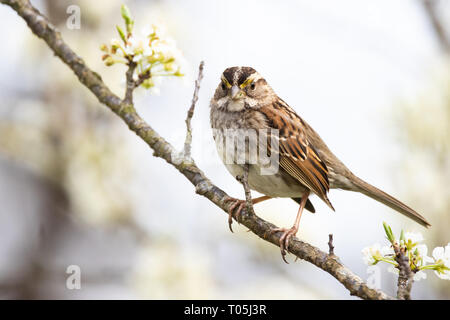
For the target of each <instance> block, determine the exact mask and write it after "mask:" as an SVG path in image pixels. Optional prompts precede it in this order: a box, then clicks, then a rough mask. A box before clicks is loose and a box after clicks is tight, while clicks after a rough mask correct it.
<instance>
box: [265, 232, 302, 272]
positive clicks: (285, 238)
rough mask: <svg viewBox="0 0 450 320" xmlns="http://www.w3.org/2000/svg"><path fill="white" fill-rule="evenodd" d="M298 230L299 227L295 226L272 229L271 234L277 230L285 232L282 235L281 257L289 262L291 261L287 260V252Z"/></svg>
mask: <svg viewBox="0 0 450 320" xmlns="http://www.w3.org/2000/svg"><path fill="white" fill-rule="evenodd" d="M297 231H298V229H297V228H296V227H295V226H293V227H292V228H290V229H286V228H276V229H273V230H271V231H270V233H271V234H273V233H276V232H283V234H282V235H281V237H280V250H281V258H282V259H283V261H284V262H286V263H287V264H289V262H287V260H286V252H287V250H288V249H289V242H290V240H291V238H292V237H293V236H295V235H296V234H297Z"/></svg>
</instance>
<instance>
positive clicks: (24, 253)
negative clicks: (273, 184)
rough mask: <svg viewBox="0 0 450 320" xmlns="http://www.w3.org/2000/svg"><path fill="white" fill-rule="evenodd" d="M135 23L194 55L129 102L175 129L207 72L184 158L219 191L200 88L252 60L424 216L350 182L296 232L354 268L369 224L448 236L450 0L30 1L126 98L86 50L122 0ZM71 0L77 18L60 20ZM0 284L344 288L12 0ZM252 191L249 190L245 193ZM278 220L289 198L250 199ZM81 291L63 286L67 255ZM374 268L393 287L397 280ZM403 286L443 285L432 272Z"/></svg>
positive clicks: (168, 295) (38, 290) (234, 291)
mask: <svg viewBox="0 0 450 320" xmlns="http://www.w3.org/2000/svg"><path fill="white" fill-rule="evenodd" d="M122 3H126V4H127V5H128V7H129V8H130V10H131V13H132V14H133V16H134V17H135V18H136V30H140V29H141V28H143V27H145V26H146V25H150V24H152V23H160V24H163V25H164V26H165V27H166V29H167V31H168V33H169V34H170V35H171V36H172V37H173V38H175V39H176V41H177V45H178V46H179V48H180V49H181V50H182V51H183V53H184V55H185V58H186V59H187V61H188V62H189V70H190V73H188V74H187V76H186V79H184V81H182V80H180V79H175V78H173V79H172V78H170V79H166V80H165V81H164V82H163V83H162V84H161V87H160V94H159V95H152V94H150V93H148V92H146V91H145V90H143V89H138V90H137V91H136V95H135V105H136V108H137V110H138V112H139V113H140V114H141V115H142V116H143V117H144V118H145V119H146V120H147V121H148V122H149V123H150V124H151V125H152V126H153V127H154V128H155V129H156V130H157V131H158V132H159V133H160V134H161V135H162V136H164V137H166V138H167V139H168V140H169V141H170V142H171V143H172V144H174V145H175V146H177V147H178V148H181V147H182V145H183V143H184V135H185V124H184V119H185V117H186V112H187V109H188V107H189V105H190V101H191V97H192V92H193V87H194V83H193V80H194V79H195V77H196V72H197V67H198V64H199V62H200V61H201V60H205V63H206V66H205V78H204V81H203V83H202V87H201V90H200V99H199V102H198V104H197V109H196V112H195V115H194V118H193V130H194V132H193V157H194V159H195V160H196V162H197V164H198V165H199V167H200V168H201V169H202V170H203V171H204V172H205V174H206V175H207V176H208V177H209V178H210V179H211V180H212V181H213V182H214V183H215V184H217V185H218V186H220V187H221V188H223V189H224V190H225V191H226V192H228V193H229V194H230V195H232V196H235V197H239V198H243V197H244V194H243V190H242V187H241V185H240V184H239V183H238V182H236V181H235V179H234V178H233V177H232V176H231V175H230V174H229V173H228V171H227V170H226V169H225V167H224V166H223V165H222V163H221V162H220V160H219V158H218V156H217V153H216V151H215V146H214V142H213V139H212V132H211V129H210V126H209V100H210V99H211V97H212V95H213V91H214V90H215V88H216V86H217V85H218V83H219V79H220V74H221V73H222V71H223V70H224V69H225V68H227V67H229V66H234V65H248V66H252V67H254V68H255V69H257V70H258V71H259V72H260V73H261V74H262V75H263V76H264V77H265V78H266V79H267V80H268V82H269V84H270V85H271V86H272V87H273V88H274V89H275V91H276V92H277V93H278V94H279V95H280V96H281V97H282V98H283V99H284V100H285V101H286V102H287V103H289V104H290V105H291V106H292V107H293V108H294V109H295V110H296V111H297V112H298V113H299V114H300V115H301V116H302V117H303V118H304V119H305V120H306V121H307V122H309V124H310V125H312V126H313V127H314V128H315V130H316V131H318V132H319V133H320V135H321V136H322V138H323V139H324V140H325V141H326V142H327V144H328V146H329V147H330V148H331V150H333V152H334V153H335V154H336V155H337V156H338V157H339V158H340V159H341V160H342V161H343V162H344V163H346V164H347V166H348V167H349V168H350V169H351V170H352V171H353V172H354V173H356V174H357V175H359V176H361V177H362V178H363V179H365V180H367V181H368V182H370V183H373V184H374V185H375V186H378V187H380V188H382V189H384V190H385V191H387V192H389V193H391V194H392V195H394V196H396V197H398V198H399V199H401V200H403V201H404V202H406V203H407V204H409V205H410V206H411V207H413V208H415V209H416V210H417V211H418V212H420V213H421V214H423V215H424V216H425V217H427V219H428V220H429V221H430V222H431V224H432V228H430V229H429V230H425V229H424V228H422V227H420V226H419V225H416V224H414V223H413V222H411V221H410V220H408V219H406V218H404V217H403V216H401V215H399V214H398V213H396V212H394V211H393V210H391V209H389V208H387V207H385V206H383V205H381V204H378V203H376V202H375V201H373V200H371V199H369V198H366V197H364V196H362V195H360V194H355V193H350V192H341V191H336V190H333V191H331V193H330V196H329V197H330V200H331V201H332V203H333V204H334V207H335V208H336V212H332V211H330V209H328V207H326V206H325V205H324V204H323V203H322V202H321V201H320V200H319V199H318V198H317V197H314V198H312V201H313V203H314V205H315V207H316V214H314V215H313V214H309V213H308V214H306V215H304V216H303V218H302V222H301V225H300V231H299V233H298V237H299V238H300V239H302V240H304V241H306V242H309V243H311V244H313V245H315V246H317V247H319V248H322V249H324V250H327V241H328V234H329V233H333V234H334V244H335V252H336V254H337V255H339V256H340V258H341V259H342V261H343V262H344V264H345V265H347V266H348V267H349V268H350V269H352V270H353V271H354V272H356V273H357V274H358V275H360V276H361V277H362V278H363V279H367V277H368V276H369V274H367V272H366V266H365V265H364V263H363V260H362V255H361V250H362V248H364V247H365V246H368V245H372V244H373V243H375V242H380V243H383V244H384V241H385V240H384V233H383V228H382V222H383V221H386V222H388V223H389V224H390V225H391V226H392V228H393V230H394V231H395V232H397V233H399V232H400V229H402V228H403V229H405V230H409V231H416V232H421V233H422V234H423V236H424V238H425V243H426V244H427V245H428V247H429V250H432V248H434V247H436V246H445V245H446V244H447V243H448V242H449V241H450V233H449V227H450V187H449V186H448V183H449V181H450V160H449V159H450V157H449V155H450V154H449V150H450V62H449V61H450V60H449V57H450V43H449V38H450V3H449V2H448V1H443V0H442V1H426V2H425V1H421V0H402V1H388V0H384V1H376V2H374V1H359V0H344V1H339V2H337V1H332V0H329V1H324V0H321V1H312V0H310V1H269V0H258V1H256V0H254V1H249V0H246V1H238V0H228V1H208V0H195V1H194V0H191V1H175V0H154V1H144V0H139V1H138V0H134V1H131V0H130V1H124V0H121V1H116V0H114V1H106V0H97V1H87V0H70V1H68V0H67V1H66V0H64V1H56V0H54V1H51V0H47V1H33V4H34V5H35V6H37V7H38V8H39V10H41V11H42V12H43V13H45V14H46V15H47V16H48V17H49V19H50V20H51V21H52V22H53V23H54V24H55V25H56V26H57V27H58V28H59V30H60V31H61V33H62V35H63V38H64V39H65V40H66V42H67V43H68V44H69V45H70V46H71V47H72V49H73V50H74V51H75V52H77V53H78V54H79V55H80V56H82V57H83V59H84V60H85V61H86V63H87V65H88V66H89V67H91V68H92V69H93V70H95V71H96V72H98V73H99V74H101V75H102V78H103V80H104V81H105V82H106V84H107V85H108V86H110V88H111V89H112V90H113V91H114V92H115V93H117V94H118V95H120V96H122V95H123V92H124V85H123V84H124V78H125V76H124V72H125V67H123V66H119V65H114V66H113V67H106V66H105V65H104V63H103V62H102V61H101V55H102V53H101V51H100V50H99V46H100V44H102V43H109V41H110V40H111V38H113V37H114V38H117V37H118V36H117V34H116V31H115V25H116V24H122V19H121V17H120V5H121V4H122ZM70 5H77V6H79V8H80V10H81V11H80V12H81V25H80V27H81V28H80V29H69V28H68V27H67V25H66V22H67V19H68V17H69V14H68V13H67V11H66V10H67V8H68V7H69V6H70ZM0 20H1V21H2V28H1V29H0V39H1V40H2V50H1V51H0V74H1V77H0V87H1V88H2V89H1V91H0V95H1V101H2V103H1V107H0V204H1V205H0V298H3V299H5V298H6V299H15V298H24V299H37V298H45V299H47V298H50V299H51V298H54V299H91V298H100V299H114V298H118V299H141V298H145V299H263V298H264V299H354V298H353V297H350V296H349V294H348V292H347V290H346V289H345V288H344V287H343V286H342V285H341V284H340V283H338V282H337V281H336V280H335V279H334V278H332V277H331V276H330V275H328V274H327V273H325V272H323V271H322V270H320V269H318V268H316V267H314V266H312V265H310V264H308V263H307V262H305V261H297V262H295V263H294V261H293V260H294V259H293V258H292V256H289V257H288V259H289V260H290V261H291V263H290V264H289V265H287V264H285V263H284V262H282V260H281V257H280V253H279V248H277V247H275V246H272V245H270V244H268V243H267V242H264V241H262V240H260V239H258V238H257V237H256V236H255V235H253V234H252V233H248V232H246V229H245V228H243V227H242V226H238V225H237V224H236V223H234V224H233V227H234V230H235V233H234V234H232V233H230V232H229V230H228V226H227V216H226V215H225V214H224V213H223V212H222V211H221V210H220V209H218V208H217V207H215V206H214V205H213V204H211V203H210V202H209V201H208V200H207V199H205V198H202V197H200V196H198V195H196V194H195V191H194V188H193V186H192V185H191V184H190V183H189V182H188V181H187V180H186V179H185V178H184V177H183V176H182V175H180V174H179V173H178V172H177V171H176V170H174V169H173V168H172V167H170V166H169V165H167V164H166V163H165V162H164V161H163V160H161V159H157V158H154V157H153V156H152V151H151V150H150V149H149V148H148V147H147V146H146V145H145V144H144V143H143V142H142V141H141V140H140V139H138V138H137V137H136V136H135V134H134V133H132V132H130V131H129V130H128V128H127V127H126V126H125V125H124V124H123V123H122V121H121V120H120V119H119V118H118V117H116V116H114V115H113V114H112V113H111V112H110V111H109V110H108V109H107V108H106V107H104V106H102V105H100V104H99V103H98V101H97V100H96V98H95V97H94V96H93V95H92V94H91V93H90V92H89V91H88V90H87V89H86V88H85V87H83V86H82V85H81V84H80V83H79V82H78V81H77V79H76V77H75V76H74V75H73V73H72V71H71V70H69V69H68V68H67V67H66V66H65V65H63V63H61V61H60V60H59V59H57V58H56V57H54V55H53V54H52V52H51V51H49V48H48V47H47V46H46V45H45V44H44V42H43V41H42V40H39V39H38V38H36V37H35V36H34V35H32V33H31V32H30V30H29V29H28V28H27V26H26V24H25V23H24V21H23V20H22V19H21V18H20V17H18V16H17V14H16V13H15V12H13V11H12V10H11V9H10V8H9V7H6V6H0ZM253 195H254V196H256V195H257V194H256V193H254V194H253ZM255 209H256V213H257V214H258V215H260V216H261V217H262V218H264V219H267V220H269V221H271V222H273V223H275V224H277V225H279V226H285V227H290V226H291V225H292V223H293V221H294V219H295V214H296V212H297V205H296V204H295V203H294V202H293V201H291V200H289V199H275V200H270V201H267V202H264V203H261V204H258V205H257V206H255ZM70 265H77V266H79V267H80V269H81V289H80V290H69V289H67V287H66V279H67V277H68V276H69V274H67V273H66V270H67V268H68V266H70ZM380 268H381V273H380V275H381V288H382V289H383V290H384V291H385V292H387V293H388V294H391V295H394V294H395V289H396V285H395V284H396V276H395V275H394V274H391V273H388V272H387V271H386V269H387V267H386V266H380ZM412 295H413V298H421V299H449V298H450V282H449V281H444V280H440V279H438V278H437V277H436V276H435V275H434V274H433V273H432V272H429V273H428V279H426V280H422V281H420V282H417V283H415V284H414V287H413V291H412Z"/></svg>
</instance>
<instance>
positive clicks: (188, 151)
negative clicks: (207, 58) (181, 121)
mask: <svg viewBox="0 0 450 320" xmlns="http://www.w3.org/2000/svg"><path fill="white" fill-rule="evenodd" d="M204 65H205V63H204V62H203V61H202V62H200V66H199V67H198V77H197V80H195V88H194V95H193V96H192V103H191V107H190V108H189V110H188V114H187V117H186V140H185V142H184V156H185V157H190V156H191V144H192V126H191V120H192V117H193V116H194V110H195V105H196V104H197V101H198V92H199V91H200V83H201V81H202V79H203V67H204Z"/></svg>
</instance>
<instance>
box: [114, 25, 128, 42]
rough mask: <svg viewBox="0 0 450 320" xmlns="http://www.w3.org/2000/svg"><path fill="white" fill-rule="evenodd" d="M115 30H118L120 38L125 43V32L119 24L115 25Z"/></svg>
mask: <svg viewBox="0 0 450 320" xmlns="http://www.w3.org/2000/svg"><path fill="white" fill-rule="evenodd" d="M116 28H117V32H119V35H120V38H121V39H122V41H123V42H124V43H125V44H126V43H127V37H126V36H125V33H124V32H123V30H122V28H121V27H119V26H116Z"/></svg>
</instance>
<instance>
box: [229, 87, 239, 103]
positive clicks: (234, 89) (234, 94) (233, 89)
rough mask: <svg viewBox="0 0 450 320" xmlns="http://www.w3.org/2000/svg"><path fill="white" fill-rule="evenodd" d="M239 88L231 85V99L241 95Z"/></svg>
mask: <svg viewBox="0 0 450 320" xmlns="http://www.w3.org/2000/svg"><path fill="white" fill-rule="evenodd" d="M240 93H241V89H240V88H239V87H238V86H232V87H231V99H233V100H236V99H239V98H240V97H241V95H240Z"/></svg>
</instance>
